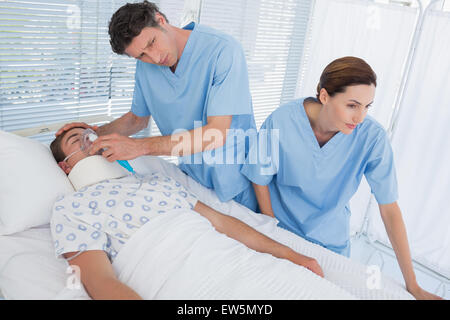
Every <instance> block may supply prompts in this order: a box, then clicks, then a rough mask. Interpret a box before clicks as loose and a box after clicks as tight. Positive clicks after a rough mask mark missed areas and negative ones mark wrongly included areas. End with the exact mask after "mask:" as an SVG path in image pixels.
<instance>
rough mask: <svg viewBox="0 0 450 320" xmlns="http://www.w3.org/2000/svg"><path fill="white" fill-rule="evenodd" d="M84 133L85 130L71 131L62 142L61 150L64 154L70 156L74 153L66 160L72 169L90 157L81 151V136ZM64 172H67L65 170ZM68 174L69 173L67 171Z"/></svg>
mask: <svg viewBox="0 0 450 320" xmlns="http://www.w3.org/2000/svg"><path fill="white" fill-rule="evenodd" d="M83 131H84V129H83V128H73V129H70V130H69V131H68V132H67V133H66V134H65V135H64V137H63V138H62V140H61V150H62V151H63V152H64V154H65V155H66V156H68V155H71V154H72V153H73V155H72V156H71V157H70V158H69V159H67V160H66V163H67V164H68V166H69V167H70V168H73V167H74V166H75V164H77V162H78V161H80V160H82V159H84V158H86V157H88V155H87V154H86V153H85V152H83V151H80V150H81V134H82V132H83ZM74 152H76V153H74ZM63 170H64V171H66V170H65V169H64V168H63ZM69 172H70V170H69ZM66 173H68V172H67V171H66Z"/></svg>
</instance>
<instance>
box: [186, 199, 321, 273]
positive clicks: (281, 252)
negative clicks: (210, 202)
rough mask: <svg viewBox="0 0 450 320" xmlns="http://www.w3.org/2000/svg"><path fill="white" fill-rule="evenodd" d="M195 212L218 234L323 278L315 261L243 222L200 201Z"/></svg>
mask: <svg viewBox="0 0 450 320" xmlns="http://www.w3.org/2000/svg"><path fill="white" fill-rule="evenodd" d="M194 210H195V211H196V212H198V213H200V214H201V215H202V216H203V217H205V218H206V219H208V220H209V221H210V222H211V224H212V225H213V226H214V228H215V229H216V230H217V231H218V232H220V233H224V234H225V235H227V236H228V237H230V238H232V239H235V240H237V241H239V242H241V243H243V244H244V245H246V246H247V247H249V248H250V249H253V250H255V251H258V252H262V253H269V254H271V255H273V256H275V257H277V258H281V259H287V260H289V261H291V262H293V263H295V264H298V265H300V266H303V267H305V268H307V269H309V270H311V271H312V272H314V273H316V274H317V275H319V276H321V277H323V271H322V269H321V267H320V266H319V264H318V263H317V261H316V260H315V259H313V258H311V257H308V256H304V255H302V254H299V253H298V252H296V251H294V250H292V249H291V248H289V247H287V246H285V245H283V244H281V243H279V242H276V241H275V240H273V239H271V238H269V237H267V236H265V235H264V234H262V233H260V232H259V231H257V230H255V229H253V228H252V227H250V226H249V225H247V224H245V223H244V222H242V221H241V220H239V219H236V218H234V217H231V216H228V215H225V214H222V213H220V212H218V211H216V210H214V209H213V208H211V207H209V206H207V205H205V204H204V203H202V202H200V201H197V204H196V205H195V207H194Z"/></svg>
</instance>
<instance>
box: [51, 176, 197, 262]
mask: <svg viewBox="0 0 450 320" xmlns="http://www.w3.org/2000/svg"><path fill="white" fill-rule="evenodd" d="M196 202H197V199H196V197H195V196H194V195H193V194H191V193H189V192H188V191H187V190H186V189H185V188H184V187H183V186H182V185H181V184H180V183H179V182H177V181H175V180H174V179H172V178H170V177H167V176H165V175H163V174H161V173H159V172H156V173H152V174H149V175H146V176H145V178H144V179H143V180H140V179H138V178H136V177H135V176H126V177H124V178H120V179H111V180H104V181H101V182H99V183H97V184H94V185H90V186H87V187H84V188H82V189H80V190H78V191H77V192H75V193H73V194H69V195H65V196H61V197H59V198H58V199H57V200H56V202H55V204H54V206H53V216H52V219H51V232H52V237H53V241H54V247H55V251H56V255H57V257H61V255H62V254H64V253H68V252H83V251H88V250H103V251H105V252H106V253H107V255H108V257H109V259H110V260H111V261H113V260H114V258H115V257H116V255H117V254H118V252H119V251H120V249H121V248H122V246H123V245H124V244H125V243H126V241H127V239H129V238H130V237H131V236H132V235H133V233H134V232H136V230H138V229H139V228H140V227H141V226H142V225H144V224H145V223H147V222H149V221H151V219H152V218H153V217H155V216H157V215H160V214H164V213H166V212H169V211H171V210H178V209H186V210H191V209H193V208H194V206H195V204H196Z"/></svg>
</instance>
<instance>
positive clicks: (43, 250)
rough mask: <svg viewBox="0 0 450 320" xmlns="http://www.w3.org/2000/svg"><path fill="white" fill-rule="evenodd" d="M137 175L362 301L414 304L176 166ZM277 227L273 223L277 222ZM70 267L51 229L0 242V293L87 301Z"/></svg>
mask: <svg viewBox="0 0 450 320" xmlns="http://www.w3.org/2000/svg"><path fill="white" fill-rule="evenodd" d="M131 165H132V166H133V167H134V168H135V170H136V171H137V172H141V173H148V172H153V171H160V172H164V173H166V174H168V175H169V176H171V177H173V178H175V179H177V180H178V181H179V182H180V183H181V184H183V185H184V186H185V187H186V188H188V189H189V190H190V191H191V192H192V193H194V194H195V195H196V196H197V197H198V198H199V199H200V200H201V201H202V202H204V203H206V204H208V205H210V206H211V207H213V208H215V209H216V210H218V211H221V212H223V213H226V214H229V215H232V216H235V217H236V218H239V219H241V220H242V221H244V222H246V223H247V224H249V225H251V226H253V227H255V228H256V229H258V230H259V231H260V232H263V233H265V234H267V235H268V236H271V237H273V238H274V239H276V240H278V241H279V242H282V243H284V244H286V245H289V246H290V247H292V248H293V249H295V250H298V251H300V252H302V253H303V254H306V255H309V256H312V257H314V258H316V259H317V260H318V262H319V264H320V265H321V266H322V268H323V269H324V273H325V278H326V279H328V280H330V281H332V282H333V283H335V284H337V285H338V286H340V287H342V288H343V289H345V290H347V291H349V292H350V293H352V294H353V295H355V296H357V297H358V298H361V299H412V296H411V295H410V294H409V293H408V292H407V291H406V290H405V288H404V286H403V285H402V284H399V283H398V282H396V281H394V280H392V279H390V278H388V277H385V276H382V281H381V283H382V285H383V289H382V290H371V289H369V288H368V287H367V284H366V282H367V279H368V276H369V275H368V274H367V273H366V270H367V268H366V267H365V266H363V265H362V264H360V263H359V262H354V261H351V260H350V259H348V258H346V257H343V256H340V255H338V254H336V253H334V252H331V251H329V250H327V249H325V248H322V247H320V246H318V245H315V244H312V243H309V242H307V241H305V240H304V239H301V238H299V237H297V236H296V235H294V234H292V233H290V232H288V231H286V230H283V229H281V228H278V227H276V226H275V223H274V220H275V219H273V218H270V217H268V216H265V215H260V214H255V213H252V212H251V211H250V210H248V209H247V208H245V207H243V206H241V205H239V204H238V203H236V202H234V201H229V202H226V203H222V202H220V200H219V199H218V198H217V196H216V195H215V193H214V192H213V191H212V190H210V189H207V188H205V187H203V186H201V185H200V184H199V183H197V182H196V181H194V180H193V179H192V178H190V177H188V176H187V175H185V174H184V173H183V172H181V170H180V169H179V168H178V167H177V166H175V165H174V164H172V163H170V162H167V161H165V160H163V159H161V158H158V157H151V156H144V157H140V158H138V159H136V160H133V161H131ZM275 222H276V220H275ZM67 268H68V263H67V262H66V261H65V260H63V259H56V258H55V254H54V249H53V241H52V239H51V234H50V229H49V226H48V225H46V226H42V227H39V228H32V229H29V230H26V231H23V232H20V233H16V234H13V235H10V236H0V289H1V290H2V292H3V295H4V296H5V298H6V299H89V296H88V295H87V293H86V292H85V290H84V289H83V287H81V288H80V289H76V288H73V286H70V285H69V286H68V285H67V283H68V282H69V284H70V279H71V278H73V277H71V274H70V272H68V271H67Z"/></svg>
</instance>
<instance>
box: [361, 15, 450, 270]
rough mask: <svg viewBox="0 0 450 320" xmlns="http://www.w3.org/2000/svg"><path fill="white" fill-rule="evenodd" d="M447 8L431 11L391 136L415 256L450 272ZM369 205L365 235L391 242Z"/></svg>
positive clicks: (449, 31) (449, 18)
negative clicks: (369, 211)
mask: <svg viewBox="0 0 450 320" xmlns="http://www.w3.org/2000/svg"><path fill="white" fill-rule="evenodd" d="M449 57H450V12H438V11H430V12H429V13H428V14H427V15H426V16H425V20H424V25H423V32H422V34H421V37H420V39H419V45H418V47H417V49H416V57H415V59H414V60H413V64H412V70H411V73H410V75H409V82H408V83H407V87H406V89H405V96H404V98H403V102H402V103H401V105H400V114H399V119H398V122H397V126H396V129H395V130H394V135H393V148H394V154H395V161H396V167H397V175H398V181H399V196H400V199H399V205H400V208H401V209H402V212H403V217H404V220H405V224H406V227H407V231H408V238H409V243H410V246H411V251H412V255H413V257H414V258H415V259H416V260H418V261H420V262H421V263H423V264H425V265H427V266H429V267H431V268H432V269H434V270H436V271H439V272H440V273H441V274H443V275H446V276H447V277H450V165H449V164H450V130H449V128H450V126H449V123H450V58H449ZM375 210H376V209H375V208H371V220H370V221H371V223H370V225H369V229H368V232H369V235H370V237H371V238H373V239H376V240H380V241H381V242H384V243H389V240H388V238H387V235H386V232H385V231H384V226H383V223H382V221H381V219H380V218H379V215H378V214H376V213H375Z"/></svg>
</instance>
